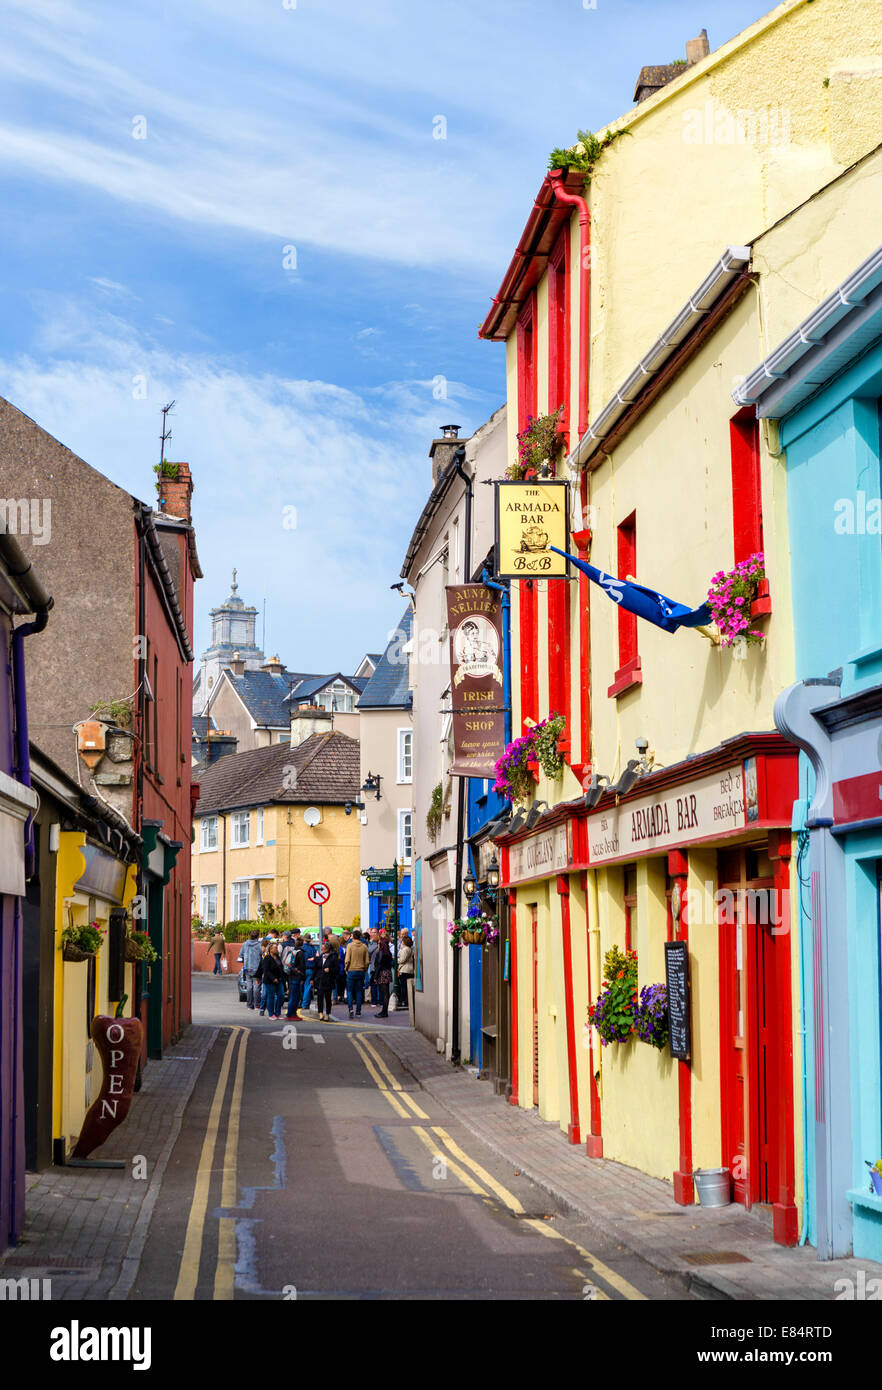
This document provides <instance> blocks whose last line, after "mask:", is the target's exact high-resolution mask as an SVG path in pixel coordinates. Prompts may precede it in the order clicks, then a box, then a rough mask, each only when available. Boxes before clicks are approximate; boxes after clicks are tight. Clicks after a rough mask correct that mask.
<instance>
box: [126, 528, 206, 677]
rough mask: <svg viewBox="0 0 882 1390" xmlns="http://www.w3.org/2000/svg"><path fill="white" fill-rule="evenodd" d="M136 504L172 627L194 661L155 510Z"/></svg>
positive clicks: (183, 654) (179, 643) (188, 659)
mask: <svg viewBox="0 0 882 1390" xmlns="http://www.w3.org/2000/svg"><path fill="white" fill-rule="evenodd" d="M135 506H136V510H137V514H138V518H139V520H140V523H141V527H142V530H143V534H144V537H145V539H146V541H147V548H148V550H149V552H150V558H151V560H152V562H153V565H154V568H155V569H156V571H157V577H158V579H159V582H160V587H161V589H162V594H163V598H164V600H165V608H166V612H167V614H168V617H169V620H170V622H171V625H172V627H173V628H174V629H175V630H176V634H177V638H178V646H179V647H180V649H181V655H182V656H183V657H184V660H185V661H193V660H194V656H193V649H192V647H191V646H190V635H189V633H188V632H187V624H186V622H185V621H184V615H183V613H182V612H181V605H180V603H179V601H178V592H177V589H176V588H175V582H174V580H173V579H172V576H171V570H170V569H169V567H168V562H167V560H166V558H165V555H164V554H163V552H162V546H161V545H160V543H159V536H158V535H157V533H156V523H155V521H154V518H153V511H152V509H151V508H150V507H148V506H146V505H145V504H144V503H143V502H136V503H135Z"/></svg>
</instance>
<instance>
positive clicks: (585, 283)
mask: <svg viewBox="0 0 882 1390" xmlns="http://www.w3.org/2000/svg"><path fill="white" fill-rule="evenodd" d="M548 181H549V185H550V186H551V188H553V189H554V193H555V196H556V197H557V198H559V199H560V201H561V202H562V203H570V204H571V205H572V206H573V207H577V208H578V209H579V260H580V272H581V273H580V275H579V425H578V438H579V439H581V438H582V436H583V435H584V434H585V432H586V430H587V429H588V348H589V343H590V338H589V328H590V322H591V320H590V313H591V301H590V289H591V266H590V261H591V213H590V212H589V211H588V204H587V203H586V202H585V199H584V198H580V197H579V195H578V193H568V192H567V190H566V189H565V188H564V186H563V170H562V169H552V171H551V173H550V174H549V175H548Z"/></svg>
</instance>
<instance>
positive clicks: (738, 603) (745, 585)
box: [707, 551, 766, 656]
mask: <svg viewBox="0 0 882 1390" xmlns="http://www.w3.org/2000/svg"><path fill="white" fill-rule="evenodd" d="M765 578H766V569H765V556H764V555H763V553H762V551H757V553H756V554H755V555H751V556H750V558H749V559H748V560H741V561H739V563H738V564H737V565H736V566H735V568H734V569H732V570H718V571H717V573H716V574H715V575H714V576H713V578H712V579H711V582H710V588H709V589H708V592H707V602H708V606H709V608H710V610H711V615H712V617H713V620H714V622H715V623H716V625H717V627H718V628H719V632H720V646H721V647H733V648H734V649H735V650H734V653H733V655H736V656H745V655H746V648H747V647H750V646H754V645H756V644H757V643H759V642H762V641H763V633H762V632H760V631H759V629H758V628H752V627H751V626H750V622H751V607H752V605H753V604H754V603H755V601H756V598H757V595H758V593H759V591H760V587H761V585H763V584H764V583H765Z"/></svg>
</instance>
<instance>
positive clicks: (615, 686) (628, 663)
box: [607, 511, 643, 699]
mask: <svg viewBox="0 0 882 1390" xmlns="http://www.w3.org/2000/svg"><path fill="white" fill-rule="evenodd" d="M616 544H617V565H618V577H619V579H626V578H627V576H628V575H629V574H636V572H637V513H636V511H634V512H631V515H630V516H626V517H625V519H624V521H622V522H620V523H619V526H618V529H617V541H616ZM618 623H619V669H618V670H617V671H616V674H615V679H614V680H613V683H612V685H611V686H610V687H609V690H608V691H607V694H608V695H609V697H610V698H611V699H615V697H616V696H618V695H623V694H624V692H625V691H626V690H631V689H632V688H633V687H634V686H635V685H640V684H642V681H643V673H642V669H641V665H640V656H639V653H638V651H637V614H636V613H628V612H626V611H625V609H624V608H622V606H621V604H619V612H618Z"/></svg>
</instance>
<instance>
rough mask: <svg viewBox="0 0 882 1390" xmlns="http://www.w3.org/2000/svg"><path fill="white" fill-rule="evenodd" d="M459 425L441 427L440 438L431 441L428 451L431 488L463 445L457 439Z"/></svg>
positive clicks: (460, 440)
mask: <svg viewBox="0 0 882 1390" xmlns="http://www.w3.org/2000/svg"><path fill="white" fill-rule="evenodd" d="M459 431H460V426H459V425H442V426H441V438H440V439H433V440H432V446H431V448H430V449H429V458H430V459H431V460H432V487H434V486H435V484H436V483H437V481H438V479H439V478H440V476H441V474H442V473H443V472H444V470H445V468H447V466H448V465H449V464H450V463H451V461H452V459H453V455H454V454H455V453H456V451H457V449H459V448H460V446H461V445H462V444H463V443H464V441H463V440H462V439H460V438H459Z"/></svg>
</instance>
